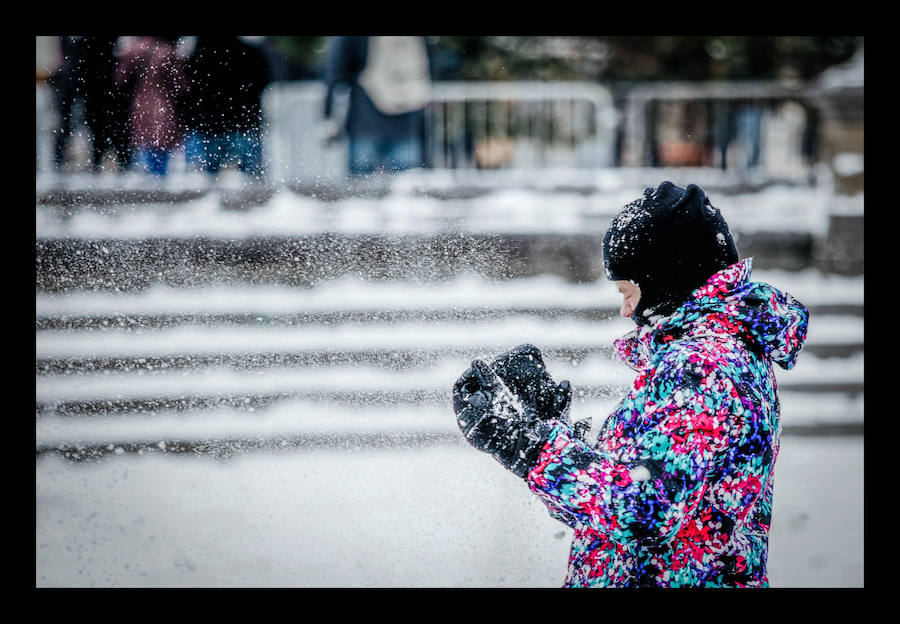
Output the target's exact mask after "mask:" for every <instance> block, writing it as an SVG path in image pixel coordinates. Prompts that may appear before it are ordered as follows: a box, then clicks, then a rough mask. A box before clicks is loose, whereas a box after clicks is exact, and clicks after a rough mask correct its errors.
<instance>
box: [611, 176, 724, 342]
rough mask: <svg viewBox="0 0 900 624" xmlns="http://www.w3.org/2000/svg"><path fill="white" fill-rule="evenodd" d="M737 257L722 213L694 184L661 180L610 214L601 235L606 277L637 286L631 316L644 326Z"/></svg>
mask: <svg viewBox="0 0 900 624" xmlns="http://www.w3.org/2000/svg"><path fill="white" fill-rule="evenodd" d="M737 261H738V252H737V247H736V246H735V243H734V238H733V237H732V236H731V232H730V231H729V229H728V224H727V223H726V222H725V219H724V218H723V217H722V214H721V213H720V212H719V211H718V210H717V209H716V208H714V207H713V206H712V205H711V204H710V203H709V197H708V196H707V195H706V193H705V192H704V191H703V189H701V188H700V187H699V186H697V185H695V184H689V185H688V187H687V188H681V187H678V186H675V185H674V184H672V183H671V182H668V181H667V182H663V183H662V184H660V185H659V186H658V187H657V188H656V189H653V188H648V189H646V190H645V191H644V194H643V196H642V197H640V198H638V199H636V200H635V201H633V202H631V203H629V204H627V205H626V206H625V207H624V208H623V209H622V211H621V212H620V213H619V214H618V215H616V216H615V217H614V218H613V220H612V223H611V224H610V227H609V229H608V230H607V231H606V234H605V235H604V237H603V263H604V266H605V268H606V276H607V278H609V279H610V280H630V281H632V282H634V283H636V284H637V285H638V286H639V287H640V289H641V298H640V300H639V302H638V305H637V307H636V308H635V310H634V314H632V317H631V318H632V319H633V320H634V321H635V322H636V323H638V324H639V325H641V324H648V323H649V322H650V317H651V316H659V315H663V316H667V315H669V314H671V313H672V312H674V311H675V310H676V309H677V308H678V306H680V305H681V304H682V303H684V301H685V300H686V299H687V298H688V296H689V295H690V294H691V292H692V291H693V290H695V289H697V288H699V287H700V286H702V285H703V284H705V283H706V281H707V280H708V279H709V278H710V276H712V274H713V273H716V272H717V271H721V270H722V269H724V268H726V267H728V266H731V265H732V264H734V263H735V262H737Z"/></svg>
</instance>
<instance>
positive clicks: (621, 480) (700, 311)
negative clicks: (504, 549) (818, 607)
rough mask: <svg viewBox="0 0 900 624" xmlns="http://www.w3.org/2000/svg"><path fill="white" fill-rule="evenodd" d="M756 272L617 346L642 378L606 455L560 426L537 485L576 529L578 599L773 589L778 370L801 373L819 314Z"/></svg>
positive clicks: (739, 268)
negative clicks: (611, 592)
mask: <svg viewBox="0 0 900 624" xmlns="http://www.w3.org/2000/svg"><path fill="white" fill-rule="evenodd" d="M751 265H752V260H751V259H750V258H747V259H744V260H742V261H740V262H738V263H736V264H734V265H732V266H730V267H728V268H726V269H724V270H722V271H720V272H718V273H716V274H715V275H713V276H712V277H711V278H710V279H709V281H708V282H707V283H706V284H705V285H704V286H703V287H701V288H699V289H697V290H695V291H694V292H693V293H692V294H691V296H690V298H689V299H688V301H687V302H686V303H684V304H683V305H682V306H681V307H680V308H679V309H678V310H676V311H675V312H674V313H673V314H672V315H671V316H669V317H666V318H665V319H662V320H659V321H657V323H656V324H655V325H651V326H645V327H640V328H636V329H635V330H634V331H632V332H631V333H629V334H628V335H626V336H624V337H623V338H620V339H619V340H617V341H616V343H615V347H616V351H617V353H618V355H619V357H620V358H621V359H623V360H624V361H625V362H626V363H627V364H628V365H629V366H631V367H632V368H633V369H635V370H636V371H637V372H638V376H637V378H636V379H635V380H634V382H633V384H632V386H631V389H630V391H629V392H628V394H627V396H626V397H625V398H624V400H623V401H622V402H621V403H620V404H619V405H618V407H617V408H616V409H615V410H614V411H613V413H612V414H610V416H609V417H608V418H607V420H606V421H605V422H604V424H603V427H602V430H601V431H600V433H599V435H598V437H597V441H596V443H595V444H594V445H593V446H591V445H589V444H588V443H585V442H584V441H582V440H580V439H578V438H577V437H576V436H575V435H574V433H573V431H572V428H571V427H570V425H569V424H568V423H564V422H560V421H551V422H552V423H553V427H552V430H551V433H550V437H549V439H548V441H547V443H546V444H545V445H544V447H543V448H542V451H541V454H540V458H539V460H538V462H537V464H536V466H535V467H534V468H533V469H532V470H531V471H530V473H529V474H528V484H529V487H530V489H531V490H532V491H533V492H534V493H535V494H537V495H538V497H539V498H540V499H541V500H542V501H543V502H544V504H545V505H546V506H547V507H548V509H549V511H550V513H551V515H553V516H554V517H555V518H557V519H559V520H561V521H563V522H565V523H566V524H568V525H569V526H570V527H572V528H573V529H574V536H573V541H572V546H571V550H570V555H569V564H568V575H567V577H566V580H565V584H564V586H566V587H610V586H612V587H641V586H662V587H687V586H690V587H698V586H699V587H710V586H713V587H767V586H768V583H769V581H768V576H767V572H766V558H767V554H768V534H769V526H770V521H771V515H772V492H773V470H774V466H775V460H776V459H777V457H778V449H779V445H780V439H781V423H780V406H779V400H778V391H777V384H776V380H775V375H774V371H773V366H772V364H773V362H774V363H777V364H778V365H779V366H781V367H782V368H784V369H790V368H793V366H794V365H795V364H796V361H797V356H798V355H799V353H800V351H801V349H802V347H803V343H804V341H805V340H806V332H807V326H808V319H809V313H808V311H807V309H806V308H805V307H804V306H803V305H802V304H800V303H799V302H798V301H796V300H795V299H794V298H793V297H792V296H791V295H789V294H787V293H783V292H780V291H778V290H777V289H775V288H773V287H772V286H770V285H768V284H765V283H761V282H750V281H749V278H750V270H751Z"/></svg>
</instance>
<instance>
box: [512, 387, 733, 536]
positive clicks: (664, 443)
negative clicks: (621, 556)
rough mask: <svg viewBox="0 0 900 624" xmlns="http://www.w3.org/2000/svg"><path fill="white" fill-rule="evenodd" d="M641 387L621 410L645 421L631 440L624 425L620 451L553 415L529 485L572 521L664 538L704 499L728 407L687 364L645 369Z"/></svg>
mask: <svg viewBox="0 0 900 624" xmlns="http://www.w3.org/2000/svg"><path fill="white" fill-rule="evenodd" d="M642 384H644V385H646V387H641V386H642ZM635 387H636V389H638V391H632V393H630V394H629V396H628V397H627V398H626V400H625V401H624V402H623V404H622V406H621V407H620V410H619V412H618V413H619V415H620V416H623V417H624V418H626V419H627V418H635V419H641V422H643V423H644V425H643V426H642V427H640V428H637V429H635V431H638V433H635V434H634V438H633V439H631V438H628V437H626V435H630V434H626V433H625V429H624V428H623V426H622V425H619V426H618V428H617V435H618V436H619V440H620V442H621V443H622V446H621V447H620V448H619V450H618V451H617V453H616V456H613V455H610V454H607V453H604V452H600V451H596V450H594V449H592V448H591V447H590V446H589V445H588V444H586V443H585V442H583V441H581V440H579V439H578V438H576V437H575V435H574V432H573V431H572V429H571V428H570V427H569V426H568V425H567V424H566V423H562V422H554V426H553V427H552V429H551V432H550V436H549V438H548V440H547V442H546V443H545V445H544V447H543V449H542V451H541V454H540V456H539V459H538V462H537V464H536V465H535V467H534V468H533V469H532V470H531V472H530V473H529V475H528V484H529V487H530V489H531V490H532V492H534V493H535V494H536V495H537V496H538V497H539V498H540V499H541V500H542V501H543V502H544V504H545V505H546V506H547V507H548V509H550V511H551V515H552V516H554V517H556V518H558V519H561V520H562V521H563V522H566V524H569V525H570V526H571V525H572V523H571V522H570V521H574V522H577V523H581V524H584V525H587V526H590V527H592V528H594V529H595V530H597V531H600V532H603V533H605V534H606V535H608V537H609V538H610V539H612V540H613V541H616V542H620V543H628V542H633V541H637V542H642V543H645V544H658V543H664V542H666V541H668V540H670V539H672V538H674V536H675V535H676V534H677V533H678V530H679V529H680V528H681V526H682V524H683V523H684V519H685V518H687V517H689V516H690V515H691V514H692V512H693V511H694V510H695V509H696V507H697V505H698V503H699V501H700V500H701V499H702V496H703V492H704V490H705V488H706V478H705V475H706V473H707V471H708V470H709V469H710V467H711V465H712V463H713V462H714V461H715V458H716V456H717V455H718V454H720V452H721V450H722V449H723V448H725V445H726V443H727V441H728V435H727V431H726V425H727V422H728V414H727V411H728V410H727V407H724V406H720V405H719V404H720V403H723V402H722V401H718V400H717V399H716V393H714V392H711V391H710V389H709V388H705V387H703V386H701V384H700V379H698V378H696V377H694V376H693V375H692V374H691V373H685V371H684V370H677V371H672V372H669V373H668V374H657V375H653V376H650V375H646V376H641V377H639V378H638V379H637V380H636V381H635Z"/></svg>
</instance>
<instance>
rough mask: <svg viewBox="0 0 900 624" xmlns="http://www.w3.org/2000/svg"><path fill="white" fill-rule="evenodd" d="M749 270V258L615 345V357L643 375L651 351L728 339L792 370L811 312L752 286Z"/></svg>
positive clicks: (782, 296)
mask: <svg viewBox="0 0 900 624" xmlns="http://www.w3.org/2000/svg"><path fill="white" fill-rule="evenodd" d="M751 268H752V258H745V259H744V260H741V261H739V262H736V263H735V264H733V265H731V266H730V267H728V268H726V269H723V270H721V271H719V272H717V273H715V274H714V275H713V276H712V277H710V278H709V280H708V281H707V282H706V284H704V285H703V286H701V287H700V288H698V289H696V290H695V291H693V292H692V293H691V295H690V297H689V298H688V300H687V301H686V302H685V303H683V304H682V305H681V306H680V307H679V308H678V309H676V310H675V312H673V313H672V314H671V315H670V316H667V317H665V318H663V319H661V320H659V321H657V322H656V323H654V324H653V325H651V326H644V327H639V328H636V329H635V330H633V331H632V332H630V333H629V334H627V335H625V336H623V337H622V338H619V339H618V340H616V341H615V348H616V352H617V354H618V355H619V357H620V358H621V359H622V360H624V361H625V363H626V364H628V365H629V366H631V367H632V368H634V369H635V370H642V369H644V368H646V366H648V365H649V361H650V357H651V355H652V353H653V351H655V350H656V349H657V348H659V347H660V346H662V345H664V344H665V343H666V342H669V341H671V340H673V339H678V338H682V337H689V336H696V335H700V334H710V333H718V334H731V335H735V336H737V337H738V338H739V339H741V340H743V341H744V342H745V343H747V345H748V346H749V347H750V348H752V349H755V350H757V351H758V352H759V353H762V354H763V355H765V357H767V358H769V359H770V360H772V361H773V362H775V363H777V364H778V365H779V366H781V367H782V368H784V369H786V370H789V369H791V368H793V367H794V366H795V365H796V363H797V357H798V356H799V354H800V351H801V350H802V349H803V345H804V343H805V341H806V333H807V328H808V324H809V311H808V310H807V309H806V307H805V306H804V305H803V304H801V303H800V302H799V301H797V300H796V299H794V297H792V296H791V295H790V294H789V293H786V292H782V291H780V290H778V289H776V288H775V287H773V286H771V285H770V284H766V283H765V282H751V281H750V271H751Z"/></svg>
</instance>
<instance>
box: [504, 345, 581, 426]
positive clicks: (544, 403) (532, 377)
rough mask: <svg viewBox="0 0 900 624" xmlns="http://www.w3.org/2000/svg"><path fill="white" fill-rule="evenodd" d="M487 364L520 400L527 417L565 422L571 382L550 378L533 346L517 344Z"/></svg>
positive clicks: (540, 355) (540, 356) (570, 398)
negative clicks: (555, 380) (557, 381)
mask: <svg viewBox="0 0 900 624" xmlns="http://www.w3.org/2000/svg"><path fill="white" fill-rule="evenodd" d="M490 367H491V370H493V371H494V372H495V373H497V376H499V377H500V379H502V380H503V383H505V384H506V386H507V387H508V388H509V389H510V391H511V392H512V393H513V394H515V395H516V397H518V399H519V400H520V401H521V402H522V404H523V407H524V409H525V412H526V414H527V415H528V416H529V417H531V418H538V419H540V420H550V419H551V418H552V419H557V420H565V421H568V414H569V407H570V405H571V403H572V387H571V384H570V383H569V382H568V380H563V381H561V382H560V383H559V384H557V383H556V382H554V381H553V378H552V377H551V376H550V373H548V372H547V368H546V365H545V364H544V358H543V356H542V354H541V350H540V349H538V348H537V347H536V346H534V345H531V344H523V345H519V346H518V347H516V348H515V349H512V350H510V351H507V352H506V353H504V354H503V355H501V356H499V357H497V358H496V359H495V360H494V361H493V362H491V365H490Z"/></svg>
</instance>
